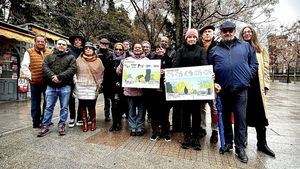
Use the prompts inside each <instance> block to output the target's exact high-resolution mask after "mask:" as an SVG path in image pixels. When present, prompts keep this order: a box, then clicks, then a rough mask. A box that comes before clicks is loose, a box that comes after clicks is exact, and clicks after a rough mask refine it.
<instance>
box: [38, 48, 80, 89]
mask: <svg viewBox="0 0 300 169" xmlns="http://www.w3.org/2000/svg"><path fill="white" fill-rule="evenodd" d="M43 72H44V73H45V75H46V78H47V84H48V85H49V86H51V87H63V86H66V85H71V84H72V83H73V76H74V74H75V73H76V59H75V57H74V56H72V55H70V54H69V52H64V53H60V52H58V51H57V50H56V49H55V50H54V52H53V53H52V54H51V55H49V56H48V57H46V58H45V60H44V63H43ZM54 75H56V76H57V78H58V79H59V80H60V81H61V83H54V82H52V77H53V76H54Z"/></svg>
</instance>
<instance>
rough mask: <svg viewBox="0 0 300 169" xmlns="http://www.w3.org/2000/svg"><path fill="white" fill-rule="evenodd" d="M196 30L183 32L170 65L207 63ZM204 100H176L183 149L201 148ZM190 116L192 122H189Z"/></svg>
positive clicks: (184, 65)
mask: <svg viewBox="0 0 300 169" xmlns="http://www.w3.org/2000/svg"><path fill="white" fill-rule="evenodd" d="M197 41H198V31H197V30H196V29H189V30H188V31H187V32H186V34H185V42H184V46H183V47H181V48H180V49H178V50H177V51H176V54H175V58H174V60H173V65H172V67H174V68H177V67H191V66H202V65H207V64H208V61H207V55H206V51H205V49H204V48H203V47H201V46H199V45H198V44H197ZM205 103H206V102H203V101H199V100H183V101H178V106H180V109H181V110H182V130H183V133H184V141H183V143H182V144H181V147H182V148H183V149H187V148H189V147H191V148H193V149H195V150H201V145H200V143H199V134H200V133H199V131H200V125H199V124H200V122H201V116H200V112H199V111H200V109H199V110H198V109H195V108H194V107H200V106H202V104H205ZM191 116H192V121H193V122H192V123H191Z"/></svg>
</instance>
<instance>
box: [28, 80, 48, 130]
mask: <svg viewBox="0 0 300 169" xmlns="http://www.w3.org/2000/svg"><path fill="white" fill-rule="evenodd" d="M46 87H47V86H46V85H36V84H30V92H31V117H32V124H33V127H39V125H40V124H41V122H42V120H43V115H44V109H45V106H46V104H45V103H46V101H45V90H46ZM42 95H43V98H44V101H43V109H41V100H42Z"/></svg>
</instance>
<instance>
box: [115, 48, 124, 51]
mask: <svg viewBox="0 0 300 169" xmlns="http://www.w3.org/2000/svg"><path fill="white" fill-rule="evenodd" d="M115 50H116V51H123V49H120V48H115Z"/></svg>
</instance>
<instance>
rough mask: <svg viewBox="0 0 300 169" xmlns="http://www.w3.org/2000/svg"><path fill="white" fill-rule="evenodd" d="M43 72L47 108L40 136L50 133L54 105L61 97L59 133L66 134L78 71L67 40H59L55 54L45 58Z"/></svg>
mask: <svg viewBox="0 0 300 169" xmlns="http://www.w3.org/2000/svg"><path fill="white" fill-rule="evenodd" d="M43 72H44V74H45V75H46V80H47V89H46V109H45V113H44V119H43V122H42V127H41V129H40V131H39V133H38V135H37V136H38V137H43V136H45V135H46V134H47V133H49V126H50V124H51V119H52V116H53V111H54V106H55V103H56V102H57V99H58V98H59V101H60V108H61V109H60V120H59V122H58V133H59V135H60V136H63V135H65V122H66V121H67V118H68V105H69V98H70V93H71V84H72V83H73V76H74V74H75V73H76V60H75V57H74V56H72V55H70V54H69V51H67V41H66V40H63V39H60V40H58V41H57V44H56V47H55V49H54V52H53V54H51V55H49V56H48V57H46V58H45V60H44V63H43Z"/></svg>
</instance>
